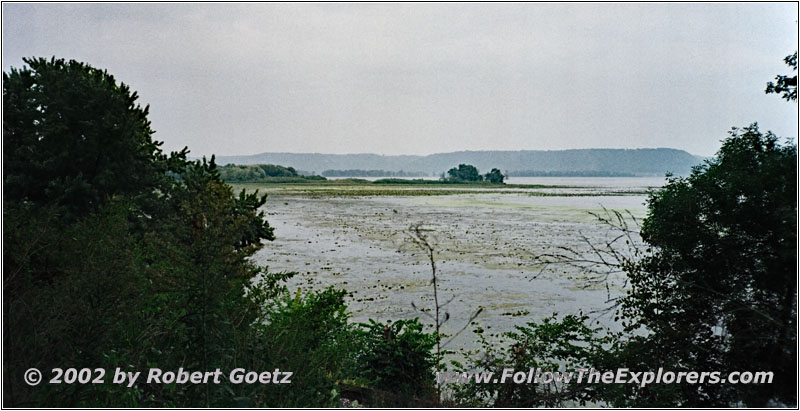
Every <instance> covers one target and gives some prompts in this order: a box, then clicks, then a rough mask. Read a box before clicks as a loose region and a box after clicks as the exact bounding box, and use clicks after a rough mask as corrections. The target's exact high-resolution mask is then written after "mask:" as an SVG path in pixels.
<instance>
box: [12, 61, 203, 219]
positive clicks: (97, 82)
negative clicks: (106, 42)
mask: <svg viewBox="0 0 800 411" xmlns="http://www.w3.org/2000/svg"><path fill="white" fill-rule="evenodd" d="M24 62H25V63H26V64H27V67H23V68H22V69H15V68H12V69H11V71H10V72H9V73H5V72H4V73H3V192H4V194H5V199H6V201H30V202H33V203H48V204H58V205H60V206H63V207H65V209H66V210H67V211H68V212H69V213H71V214H85V213H87V212H89V211H93V210H97V209H98V207H100V206H101V205H102V204H104V203H106V202H108V201H109V199H111V198H113V197H114V196H116V195H122V196H132V197H136V196H141V195H150V194H152V192H153V190H154V189H156V188H158V187H160V186H161V185H162V184H164V182H165V179H166V178H167V172H168V171H179V169H180V168H181V167H182V166H183V163H184V161H185V157H186V153H187V150H186V149H184V150H183V151H181V152H180V153H173V155H172V156H169V157H168V156H167V155H165V154H163V153H162V151H161V149H160V148H159V147H160V146H161V143H160V142H157V141H155V140H153V139H152V134H153V130H152V129H151V128H150V121H149V120H148V119H147V114H148V107H144V108H142V107H141V106H139V105H138V104H137V103H136V101H137V99H138V96H137V94H136V93H135V92H131V90H130V88H129V87H128V86H127V85H125V84H122V83H120V84H117V82H116V80H115V79H114V77H113V76H112V75H110V74H108V73H107V72H106V71H103V70H99V69H96V68H93V67H91V66H89V65H87V64H84V63H80V62H77V61H74V60H72V61H69V62H67V61H65V60H63V59H56V58H52V59H50V60H47V59H44V58H28V59H24Z"/></svg>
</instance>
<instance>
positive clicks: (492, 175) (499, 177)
mask: <svg viewBox="0 0 800 411" xmlns="http://www.w3.org/2000/svg"><path fill="white" fill-rule="evenodd" d="M483 178H484V179H485V180H486V181H488V182H490V183H492V184H503V180H504V179H505V178H506V176H504V175H503V173H502V172H501V171H500V169H498V168H493V169H492V171H490V172H488V173H486V175H485V176H484V177H483Z"/></svg>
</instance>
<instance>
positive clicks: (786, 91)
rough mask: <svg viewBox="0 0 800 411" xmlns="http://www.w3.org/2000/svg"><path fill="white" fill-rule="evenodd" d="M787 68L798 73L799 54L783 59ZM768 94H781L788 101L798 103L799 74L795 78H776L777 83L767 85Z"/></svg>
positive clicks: (778, 76) (795, 53)
mask: <svg viewBox="0 0 800 411" xmlns="http://www.w3.org/2000/svg"><path fill="white" fill-rule="evenodd" d="M783 61H784V62H785V63H786V65H787V66H789V67H791V68H792V71H797V52H796V51H795V52H794V54H791V55H788V56H786V58H784V59H783ZM764 92H765V93H767V94H770V93H775V94H781V97H782V98H784V99H786V101H797V74H795V75H794V76H791V77H790V76H782V75H777V76H775V83H773V82H771V81H770V82H769V83H767V89H766V90H765V91H764Z"/></svg>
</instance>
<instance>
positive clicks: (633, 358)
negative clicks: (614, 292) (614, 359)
mask: <svg viewBox="0 0 800 411" xmlns="http://www.w3.org/2000/svg"><path fill="white" fill-rule="evenodd" d="M796 164H797V147H796V146H795V145H791V144H786V145H781V144H780V143H779V142H778V139H777V137H776V136H775V135H773V134H772V133H770V132H767V133H766V134H763V133H761V132H760V131H759V130H758V126H757V125H756V124H753V125H751V126H749V127H745V128H743V129H736V128H734V129H733V130H732V131H731V132H730V137H729V138H728V139H726V140H725V141H724V142H723V145H722V148H721V149H720V151H719V153H718V154H717V156H716V157H715V158H713V159H712V160H709V161H707V162H706V163H705V164H703V165H702V166H698V167H696V168H695V169H694V170H693V172H692V173H691V175H690V176H689V177H686V178H674V177H673V178H670V180H669V183H668V184H667V185H666V186H664V187H663V188H662V189H661V190H659V191H657V192H655V193H654V194H652V195H651V196H650V198H649V200H648V203H649V211H648V216H647V218H646V219H645V220H644V222H643V225H642V232H641V234H642V238H643V239H644V240H645V242H646V243H647V244H649V246H650V247H651V250H652V251H653V253H652V254H651V255H650V256H648V257H646V258H644V259H642V260H641V261H638V262H635V263H632V264H630V265H629V266H628V267H627V270H626V271H628V275H629V278H630V282H631V290H630V293H629V294H628V295H627V296H626V297H625V298H624V299H623V305H622V313H623V316H624V318H626V320H625V321H627V324H626V325H627V330H628V331H629V332H633V331H635V330H641V329H644V330H647V331H649V332H650V333H651V334H650V335H649V336H647V337H642V336H641V334H640V336H638V337H633V338H632V340H631V344H629V345H628V346H627V347H626V350H627V352H626V355H625V356H624V357H625V358H626V361H627V362H628V364H627V365H629V366H630V367H631V368H634V367H639V368H644V367H648V368H650V369H656V368H658V367H660V366H663V367H664V368H672V369H694V370H717V371H722V372H730V371H744V370H746V371H753V372H755V371H772V372H774V373H775V377H774V380H773V382H772V384H754V385H728V384H717V385H711V384H702V385H699V386H691V385H684V386H681V389H680V392H678V393H669V394H666V393H664V392H663V391H661V392H659V391H658V390H660V389H661V388H658V387H654V389H653V390H646V391H645V392H639V393H638V394H637V399H638V401H639V404H640V405H641V404H650V405H657V404H661V405H665V404H673V405H682V406H723V407H726V406H733V405H736V404H738V403H739V402H742V403H744V404H745V405H747V406H765V405H767V404H768V401H770V400H772V401H777V402H779V403H784V404H795V403H796V401H797V398H796V388H797V375H796V369H795V365H796V357H797V351H796V334H797V323H796V316H797V312H796V310H795V307H796V305H797V271H796V270H797V237H796V232H797V219H796V215H797V185H796V177H797V168H796Z"/></svg>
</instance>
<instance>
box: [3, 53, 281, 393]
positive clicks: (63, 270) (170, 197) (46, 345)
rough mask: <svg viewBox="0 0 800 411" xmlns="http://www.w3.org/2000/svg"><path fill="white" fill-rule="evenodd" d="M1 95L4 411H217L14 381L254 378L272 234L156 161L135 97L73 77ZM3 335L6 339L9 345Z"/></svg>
mask: <svg viewBox="0 0 800 411" xmlns="http://www.w3.org/2000/svg"><path fill="white" fill-rule="evenodd" d="M25 61H26V63H27V64H28V65H29V67H27V68H24V69H21V70H12V71H11V73H4V82H3V101H4V112H3V120H4V121H3V137H4V141H3V145H4V146H3V148H4V153H3V156H4V190H5V193H6V197H5V198H4V202H3V217H4V219H5V223H4V225H3V239H4V241H5V246H4V247H3V263H4V271H3V323H4V330H3V331H4V335H6V336H7V337H8V338H6V339H5V340H4V344H3V353H4V361H3V372H4V374H5V375H7V376H9V378H4V379H3V388H4V392H5V393H6V394H7V395H4V397H3V405H4V406H62V407H74V406H102V405H106V406H143V405H152V406H169V405H171V406H177V405H183V406H187V405H194V406H209V405H212V404H214V405H220V406H226V405H230V404H232V398H233V395H231V393H232V391H231V390H232V389H235V388H237V387H231V386H227V385H224V384H221V385H218V386H214V387H210V386H201V385H185V386H178V387H167V386H161V385H157V384H151V385H139V386H137V387H134V388H131V389H127V388H125V387H120V386H117V385H113V384H42V385H40V386H37V387H31V386H28V385H27V384H25V383H24V382H23V380H22V375H23V373H24V371H25V370H26V369H27V368H30V367H37V368H39V369H41V370H42V371H43V372H44V371H45V370H50V369H52V368H55V367H64V368H68V367H76V368H82V367H87V368H89V367H91V368H96V367H102V368H105V369H107V370H109V369H114V367H118V366H122V367H129V368H130V370H144V369H146V368H149V367H161V368H163V369H177V367H180V366H184V367H191V368H196V369H214V368H216V367H220V368H225V369H229V368H231V367H232V366H234V365H237V364H238V365H245V364H252V363H253V360H254V359H253V358H252V357H248V356H247V354H248V353H249V352H252V350H251V349H250V348H249V347H252V345H253V344H255V342H256V341H259V342H258V343H259V344H260V343H263V341H262V340H259V339H258V338H256V337H257V336H256V335H255V332H254V330H253V329H252V328H251V326H252V324H254V323H256V322H258V321H261V320H262V319H263V318H262V314H263V313H262V310H263V308H262V307H261V306H260V305H259V304H258V303H257V302H258V301H259V300H263V296H264V295H265V293H266V294H269V293H270V290H269V289H265V288H264V287H256V286H254V285H253V279H254V278H256V277H257V276H261V275H264V276H266V277H269V275H268V274H267V273H265V272H264V270H263V269H262V268H260V267H257V266H256V265H254V264H253V263H252V262H250V261H249V257H250V256H252V254H253V253H254V252H255V251H256V250H258V249H259V248H260V247H261V246H262V242H263V241H264V240H271V239H273V238H274V237H273V233H272V228H271V227H270V226H269V225H268V223H267V222H266V221H265V220H264V213H263V211H259V208H260V207H261V206H262V205H263V204H264V202H265V196H259V195H257V194H245V193H244V192H242V193H241V194H240V195H238V196H235V195H234V194H233V192H232V190H231V188H230V186H227V185H226V184H224V182H223V181H222V180H221V178H220V176H219V173H218V172H217V170H216V166H215V165H214V162H213V158H212V161H211V162H206V161H205V160H203V161H197V162H187V161H186V160H185V156H186V153H187V151H186V150H184V151H182V152H180V153H173V154H172V155H170V156H166V155H164V154H163V153H161V151H160V149H159V148H158V147H159V146H160V144H161V143H159V142H156V141H154V140H152V138H151V135H152V130H151V129H150V125H149V121H148V120H147V118H146V116H147V109H146V108H145V109H142V108H141V107H139V106H138V105H136V104H135V100H136V94H135V93H131V92H130V90H129V89H128V87H127V86H124V85H117V84H116V83H115V81H114V78H113V77H112V76H111V75H109V74H108V73H106V72H105V71H101V70H98V69H95V68H92V67H90V66H88V65H86V64H83V63H78V62H75V61H71V62H65V61H64V60H57V59H50V60H45V59H26V60H25ZM11 330H13V332H11Z"/></svg>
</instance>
